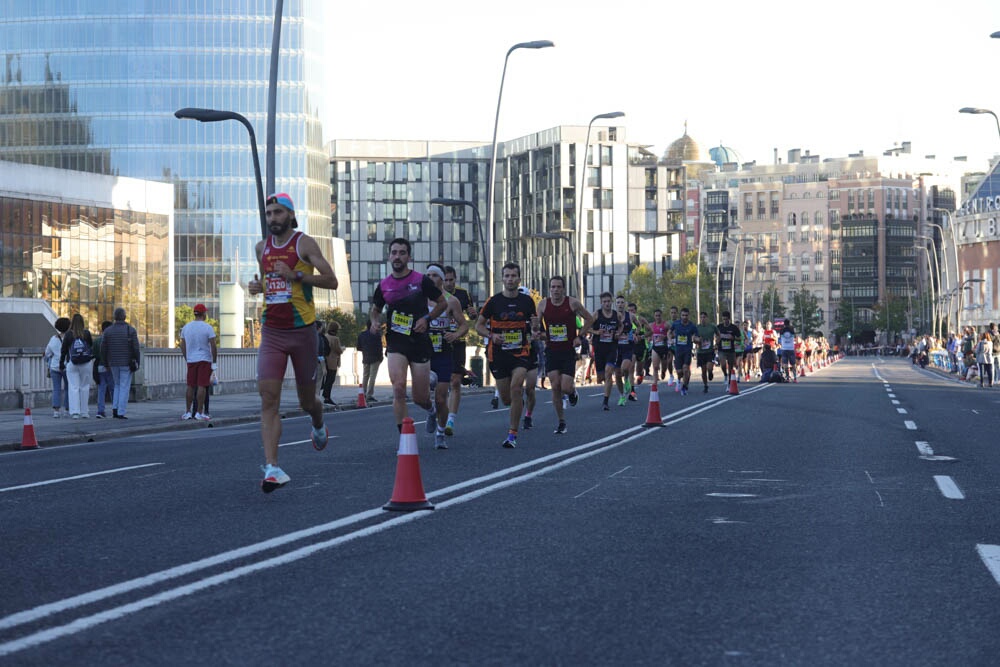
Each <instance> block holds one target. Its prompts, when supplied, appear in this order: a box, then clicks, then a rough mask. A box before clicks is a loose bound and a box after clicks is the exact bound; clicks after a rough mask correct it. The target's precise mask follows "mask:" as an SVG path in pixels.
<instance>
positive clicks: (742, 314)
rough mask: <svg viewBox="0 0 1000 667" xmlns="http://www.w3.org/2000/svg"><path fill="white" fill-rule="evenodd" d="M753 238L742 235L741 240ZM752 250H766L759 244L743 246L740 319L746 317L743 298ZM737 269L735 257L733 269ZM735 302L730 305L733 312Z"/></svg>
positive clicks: (734, 279)
mask: <svg viewBox="0 0 1000 667" xmlns="http://www.w3.org/2000/svg"><path fill="white" fill-rule="evenodd" d="M752 240H753V238H752V237H751V236H742V237H740V241H742V242H744V243H746V242H748V241H752ZM736 252H737V253H738V252H739V247H738V246H737V250H736ZM751 252H752V253H754V254H755V255H756V254H757V253H760V252H764V248H762V247H761V246H759V245H755V246H752V247H749V248H743V271H742V272H741V273H740V275H741V276H742V279H743V283H742V287H741V288H740V319H741V320H742V319H744V318H745V317H746V304H745V303H743V301H744V300H743V292H744V291H745V290H746V288H747V284H746V283H747V257H749V256H750V253H751ZM735 270H736V261H735V259H734V260H733V271H735ZM735 295H736V278H733V296H734V297H735ZM734 304H735V302H733V303H731V304H730V306H729V311H730V312H732V311H733V310H735V305H734Z"/></svg>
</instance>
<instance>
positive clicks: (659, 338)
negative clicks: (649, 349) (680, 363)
mask: <svg viewBox="0 0 1000 667" xmlns="http://www.w3.org/2000/svg"><path fill="white" fill-rule="evenodd" d="M662 344H663V334H658V333H655V334H653V345H662Z"/></svg>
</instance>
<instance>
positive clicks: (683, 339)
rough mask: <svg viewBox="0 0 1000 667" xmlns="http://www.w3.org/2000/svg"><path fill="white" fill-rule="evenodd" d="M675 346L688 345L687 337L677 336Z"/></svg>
mask: <svg viewBox="0 0 1000 667" xmlns="http://www.w3.org/2000/svg"><path fill="white" fill-rule="evenodd" d="M677 344H678V345H687V344H688V337H687V336H677Z"/></svg>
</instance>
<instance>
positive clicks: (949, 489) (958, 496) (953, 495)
mask: <svg viewBox="0 0 1000 667" xmlns="http://www.w3.org/2000/svg"><path fill="white" fill-rule="evenodd" d="M934 481H935V482H937V485H938V488H939V489H941V494H942V495H944V497H945V498H949V499H951V500H965V494H964V493H962V490H961V489H959V488H958V484H955V480H953V479H952V478H951V477H948V476H947V475H934Z"/></svg>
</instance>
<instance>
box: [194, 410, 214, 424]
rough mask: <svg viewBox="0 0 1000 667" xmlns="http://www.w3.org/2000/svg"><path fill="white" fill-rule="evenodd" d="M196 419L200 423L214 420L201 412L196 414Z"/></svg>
mask: <svg viewBox="0 0 1000 667" xmlns="http://www.w3.org/2000/svg"><path fill="white" fill-rule="evenodd" d="M194 418H195V419H196V420H198V421H200V422H207V421H211V420H212V418H211V417H209V416H208V415H203V414H202V413H200V412H199V413H198V414H196V415H195V416H194Z"/></svg>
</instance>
